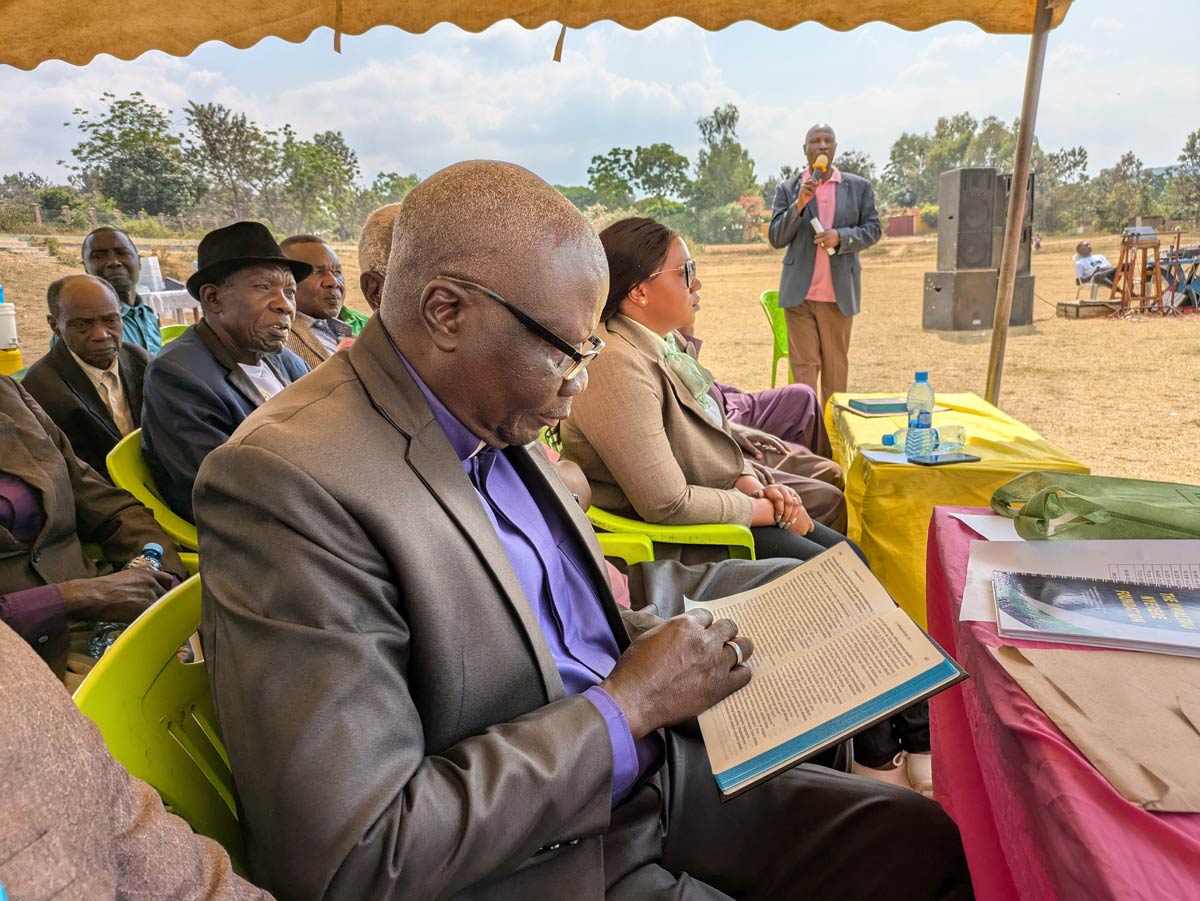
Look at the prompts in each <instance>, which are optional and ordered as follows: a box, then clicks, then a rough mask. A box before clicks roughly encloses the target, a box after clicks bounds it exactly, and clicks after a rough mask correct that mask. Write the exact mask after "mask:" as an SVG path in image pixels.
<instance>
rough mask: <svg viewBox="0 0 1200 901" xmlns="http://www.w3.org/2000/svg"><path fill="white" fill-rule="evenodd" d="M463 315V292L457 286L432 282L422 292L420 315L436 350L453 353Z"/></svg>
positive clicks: (464, 311)
mask: <svg viewBox="0 0 1200 901" xmlns="http://www.w3.org/2000/svg"><path fill="white" fill-rule="evenodd" d="M465 313H466V292H465V291H463V289H462V288H460V287H458V286H457V285H454V284H451V283H449V282H445V281H439V280H437V279H435V280H434V281H431V282H430V283H429V284H428V285H426V286H425V290H424V291H422V292H421V300H420V306H419V315H420V319H421V322H422V323H423V324H424V326H425V330H426V331H427V332H429V337H430V338H431V339H432V340H433V343H434V345H435V346H436V347H437V348H438V350H440V351H442V352H444V353H453V352H454V350H455V348H456V347H458V339H459V334H460V332H461V330H462V326H463V317H464V314H465Z"/></svg>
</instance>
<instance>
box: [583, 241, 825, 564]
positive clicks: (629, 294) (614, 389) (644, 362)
mask: <svg viewBox="0 0 1200 901" xmlns="http://www.w3.org/2000/svg"><path fill="white" fill-rule="evenodd" d="M600 240H601V242H602V243H603V244H604V249H605V253H606V255H607V257H608V266H609V295H608V301H607V303H606V304H605V306H604V311H603V313H602V314H601V319H602V320H603V322H604V325H605V328H606V330H607V333H606V334H605V335H604V340H605V341H606V343H607V347H606V349H605V351H604V353H602V354H600V355H599V356H598V357H597V358H596V360H595V362H594V363H592V365H591V366H590V368H589V369H588V376H589V384H588V388H587V390H586V391H584V392H583V393H582V394H580V395H579V396H578V397H576V398H575V400H574V404H573V407H572V410H571V415H570V416H569V417H568V418H567V419H566V420H565V421H564V422H563V423H562V425H561V427H560V434H561V438H562V443H563V451H564V455H565V456H566V457H567V458H568V459H571V460H574V461H575V462H576V463H578V464H579V466H580V467H581V468H582V469H583V471H584V473H585V474H586V475H587V477H588V479H589V481H590V482H591V484H592V491H593V502H594V503H595V504H596V506H598V507H600V508H602V509H605V510H610V511H612V512H614V513H619V514H622V515H625V516H633V517H636V518H638V519H642V520H645V521H647V522H653V523H665V524H672V525H684V524H695V523H740V524H742V525H746V526H749V527H750V528H751V531H752V532H753V534H754V540H755V553H756V555H757V556H758V557H760V558H762V557H795V558H798V559H801V560H807V559H809V558H810V557H813V556H815V555H817V554H819V553H820V552H821V551H823V550H825V549H826V548H829V547H832V546H833V545H834V544H836V543H838V542H840V541H845V540H846V539H845V537H844V536H842V535H840V534H839V533H838V532H836V531H834V530H833V529H831V528H829V527H828V526H826V525H823V524H822V523H820V522H814V520H813V517H812V516H811V515H810V513H809V511H808V509H806V506H805V503H804V502H803V501H802V498H801V493H805V494H806V495H808V496H812V497H814V498H816V499H817V500H816V502H815V503H813V504H811V505H810V506H812V507H813V508H814V509H817V508H820V509H822V510H824V509H840V508H841V504H840V497H835V498H834V499H833V503H828V502H827V500H826V499H825V498H824V497H823V495H824V494H826V493H829V492H834V493H838V490H837V489H836V488H835V487H833V486H831V485H828V484H826V483H824V482H818V481H816V480H813V479H802V478H800V477H797V476H793V475H791V474H787V473H782V472H774V473H771V474H770V475H768V474H766V473H762V472H760V471H759V470H757V469H756V468H755V467H754V466H753V465H752V464H750V463H749V462H747V461H746V460H745V458H744V457H743V456H742V451H741V449H740V448H739V446H738V444H737V442H736V441H735V440H734V439H733V437H732V435H731V434H730V429H729V423H728V421H727V420H726V418H725V415H724V413H723V412H722V410H721V405H720V404H719V403H718V402H717V400H716V399H715V398H714V397H713V395H712V393H711V392H710V389H711V387H712V383H713V377H712V374H711V373H710V372H708V370H707V369H705V368H704V367H703V366H701V365H700V364H699V362H697V360H696V359H695V357H694V356H692V355H690V354H689V353H688V352H687V344H686V342H685V341H684V339H683V337H682V336H681V335H679V334H677V331H676V330H678V329H681V328H687V327H689V326H691V325H692V323H693V321H694V320H695V316H696V310H697V309H698V308H699V306H700V295H699V290H700V280H699V279H698V278H697V277H696V262H695V260H693V259H691V257H690V256H689V254H688V248H687V244H686V243H685V242H684V240H683V239H682V238H680V237H679V235H678V234H676V233H675V232H674V231H672V230H671V229H669V228H668V227H667V226H665V225H663V224H662V223H660V222H657V221H656V220H654V219H648V218H632V219H624V220H622V221H620V222H617V223H615V224H613V225H611V226H609V227H608V228H606V229H605V230H604V231H603V232H601V233H600ZM771 479H774V481H773V482H772V481H771ZM664 551H666V552H667V553H679V554H680V555H681V559H683V562H685V563H694V562H701V561H703V560H708V559H713V558H714V557H719V556H722V555H723V551H721V550H719V549H716V548H706V547H695V546H680V545H675V546H671V547H670V548H664Z"/></svg>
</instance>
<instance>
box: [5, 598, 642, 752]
mask: <svg viewBox="0 0 1200 901" xmlns="http://www.w3.org/2000/svg"><path fill="white" fill-rule="evenodd" d="M0 620H3V621H4V622H5V623H7V624H8V626H9V628H11V629H12V630H13V631H14V632H16V633H17V634H18V635H20V636H21V637H22V638H23V639H25V640H26V641H27V642H29V644H31V645H32V646H33V648H34V650H37V651H41V649H42V647H43V646H45V645H47V644H49V643H50V642H52V641H54V640H55V639H56V638H59V637H61V636H62V635H63V634H65V633H66V631H67V602H66V599H65V598H63V596H62V592H61V591H60V590H59V588H58V586H57V585H39V586H38V587H37V588H26V589H24V590H22V591H14V592H11V593H9V594H4V595H0ZM613 706H616V705H615V704H614V705H613ZM626 731H628V727H626Z"/></svg>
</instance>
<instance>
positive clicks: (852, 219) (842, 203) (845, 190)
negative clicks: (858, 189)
mask: <svg viewBox="0 0 1200 901" xmlns="http://www.w3.org/2000/svg"><path fill="white" fill-rule="evenodd" d="M836 187H837V193H836V194H835V195H834V196H835V197H836V201H835V208H834V211H833V226H832V227H833V228H845V227H846V226H850V225H858V204H857V203H855V202H854V190H853V189H852V188H851V187H850V182H848V181H847V180H846V178H845V176H843V177H842V180H841V181H840V182H838V183H837V185H836Z"/></svg>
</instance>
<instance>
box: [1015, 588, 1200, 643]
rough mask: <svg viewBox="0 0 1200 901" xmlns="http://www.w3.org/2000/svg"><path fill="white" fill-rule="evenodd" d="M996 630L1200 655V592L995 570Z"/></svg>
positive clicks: (1043, 638) (1022, 635) (1019, 635)
mask: <svg viewBox="0 0 1200 901" xmlns="http://www.w3.org/2000/svg"><path fill="white" fill-rule="evenodd" d="M992 588H993V590H994V591H995V594H996V613H997V618H996V630H997V631H998V632H999V633H1000V634H1001V635H1005V636H1007V637H1009V638H1028V639H1032V640H1035V641H1058V642H1065V643H1067V644H1080V645H1091V646H1096V647H1102V648H1124V649H1127V650H1133V651H1154V652H1157V653H1161V654H1181V655H1183V656H1186V657H1200V591H1198V590H1196V589H1194V588H1186V587H1179V588H1170V587H1166V586H1161V585H1159V586H1155V585H1144V584H1138V583H1135V582H1127V581H1123V580H1119V579H1097V578H1080V577H1074V576H1047V575H1039V574H1037V573H1017V572H1001V571H996V572H994V573H993V574H992Z"/></svg>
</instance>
